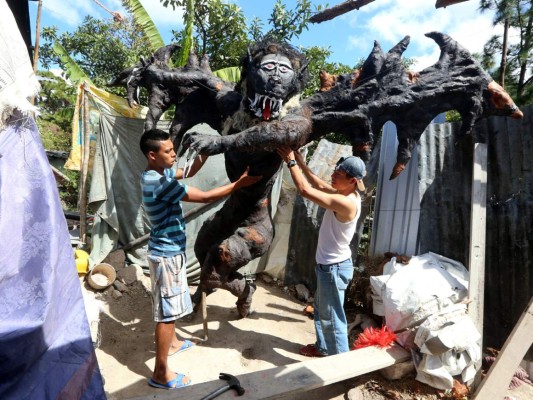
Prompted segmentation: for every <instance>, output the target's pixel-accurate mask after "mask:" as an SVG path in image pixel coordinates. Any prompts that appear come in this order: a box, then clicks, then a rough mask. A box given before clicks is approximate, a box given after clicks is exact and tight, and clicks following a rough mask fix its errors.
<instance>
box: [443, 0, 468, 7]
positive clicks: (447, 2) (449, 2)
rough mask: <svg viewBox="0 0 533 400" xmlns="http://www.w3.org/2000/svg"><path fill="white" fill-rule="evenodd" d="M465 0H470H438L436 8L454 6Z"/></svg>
mask: <svg viewBox="0 0 533 400" xmlns="http://www.w3.org/2000/svg"><path fill="white" fill-rule="evenodd" d="M465 1H468V0H437V2H436V3H435V8H443V7H448V6H453V5H454V4H457V3H462V2H465Z"/></svg>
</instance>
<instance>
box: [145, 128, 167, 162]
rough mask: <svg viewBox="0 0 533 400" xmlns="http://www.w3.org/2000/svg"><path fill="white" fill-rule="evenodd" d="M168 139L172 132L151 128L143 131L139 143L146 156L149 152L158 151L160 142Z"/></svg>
mask: <svg viewBox="0 0 533 400" xmlns="http://www.w3.org/2000/svg"><path fill="white" fill-rule="evenodd" d="M168 139H170V134H169V133H168V132H165V131H163V130H161V129H150V130H148V131H145V132H144V133H143V135H142V136H141V141H140V143H139V145H140V147H141V151H142V152H143V154H144V155H145V157H146V156H147V155H148V153H149V152H151V151H158V150H159V147H160V146H161V144H160V142H161V141H165V140H168Z"/></svg>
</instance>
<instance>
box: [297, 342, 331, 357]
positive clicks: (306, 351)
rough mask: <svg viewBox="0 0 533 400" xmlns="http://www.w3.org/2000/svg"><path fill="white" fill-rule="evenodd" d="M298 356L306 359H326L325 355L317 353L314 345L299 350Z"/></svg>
mask: <svg viewBox="0 0 533 400" xmlns="http://www.w3.org/2000/svg"><path fill="white" fill-rule="evenodd" d="M300 354H301V355H302V356H306V357H326V356H327V354H324V353H321V352H320V351H318V349H317V348H316V346H315V345H314V344H308V345H307V346H304V347H302V348H301V349H300Z"/></svg>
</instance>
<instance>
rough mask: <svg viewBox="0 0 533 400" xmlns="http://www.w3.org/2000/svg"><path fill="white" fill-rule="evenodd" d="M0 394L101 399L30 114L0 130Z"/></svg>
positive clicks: (64, 236) (64, 232)
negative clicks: (28, 116)
mask: <svg viewBox="0 0 533 400" xmlns="http://www.w3.org/2000/svg"><path fill="white" fill-rule="evenodd" d="M0 189H1V191H0V193H1V194H0V237H1V238H2V240H1V241H0V365H1V368H0V398H1V399H12V400H21V399H31V400H39V399H46V400H48V399H60V398H63V399H87V400H89V399H91V400H92V399H105V397H106V396H105V393H104V389H103V383H102V377H101V375H100V371H99V369H98V363H97V360H96V355H95V352H94V348H93V344H92V341H91V336H90V332H89V325H88V322H87V316H86V313H85V307H84V303H83V297H82V294H81V288H80V282H79V279H78V274H77V270H76V265H75V263H74V256H73V251H72V248H71V246H70V236H69V233H68V229H67V225H66V221H65V218H64V216H63V211H62V209H61V204H60V201H59V195H58V192H57V187H56V182H55V179H54V176H53V173H52V170H51V168H50V166H49V164H48V160H47V157H46V154H45V152H44V149H43V148H42V144H41V140H40V138H39V133H38V131H37V128H36V126H35V123H34V121H33V119H31V118H25V117H23V116H22V115H21V114H20V113H18V112H17V113H15V114H14V116H13V117H12V118H11V119H10V120H9V121H8V124H7V127H6V128H5V129H4V130H2V131H0Z"/></svg>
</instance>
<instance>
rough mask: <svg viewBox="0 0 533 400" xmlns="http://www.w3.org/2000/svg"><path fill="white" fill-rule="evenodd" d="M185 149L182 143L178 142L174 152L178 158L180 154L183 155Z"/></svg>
mask: <svg viewBox="0 0 533 400" xmlns="http://www.w3.org/2000/svg"><path fill="white" fill-rule="evenodd" d="M185 150H186V149H184V148H183V144H182V143H181V142H180V145H179V146H178V149H177V150H176V154H177V155H178V159H180V158H181V156H183V153H185Z"/></svg>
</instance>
